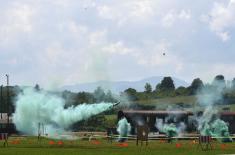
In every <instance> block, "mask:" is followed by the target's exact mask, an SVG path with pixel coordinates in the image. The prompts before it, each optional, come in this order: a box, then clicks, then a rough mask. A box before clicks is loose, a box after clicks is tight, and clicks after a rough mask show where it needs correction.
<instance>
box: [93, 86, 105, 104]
mask: <svg viewBox="0 0 235 155" xmlns="http://www.w3.org/2000/svg"><path fill="white" fill-rule="evenodd" d="M94 97H95V100H96V102H102V101H105V92H104V89H103V88H101V87H100V86H99V87H97V88H96V90H95V91H94Z"/></svg>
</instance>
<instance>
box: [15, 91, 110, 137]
mask: <svg viewBox="0 0 235 155" xmlns="http://www.w3.org/2000/svg"><path fill="white" fill-rule="evenodd" d="M15 106H16V110H15V113H14V114H13V122H14V123H15V125H16V128H17V130H18V131H20V132H22V133H24V134H30V135H37V133H38V123H43V124H44V126H45V127H46V129H47V133H48V134H49V136H52V135H54V134H55V133H58V132H59V133H61V132H63V131H64V130H66V129H67V128H69V126H70V125H72V124H73V123H75V122H78V121H81V120H85V119H88V118H89V117H91V116H93V115H96V114H99V113H101V112H103V111H105V110H108V109H110V108H111V107H112V106H113V104H112V103H98V104H81V105H78V106H75V107H74V106H72V107H69V108H67V109H65V108H64V106H65V101H64V99H63V98H62V97H59V96H57V95H53V94H49V93H47V92H46V91H36V90H35V89H32V88H27V89H23V92H22V93H20V94H19V95H18V97H17V101H16V103H15Z"/></svg>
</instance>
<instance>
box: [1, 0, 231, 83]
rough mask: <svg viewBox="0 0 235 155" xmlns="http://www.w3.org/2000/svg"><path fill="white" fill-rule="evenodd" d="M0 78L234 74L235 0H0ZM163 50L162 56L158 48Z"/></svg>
mask: <svg viewBox="0 0 235 155" xmlns="http://www.w3.org/2000/svg"><path fill="white" fill-rule="evenodd" d="M0 4H1V5H0V21H1V22H0V71H1V74H2V75H1V77H0V82H1V83H2V84H5V74H9V75H10V84H11V85H35V84H36V83H38V84H39V85H42V86H46V87H47V86H48V87H60V86H63V85H70V84H76V83H84V82H93V81H98V80H112V81H120V80H128V81H133V80H139V79H142V78H146V77H150V76H174V77H177V78H180V79H183V80H185V81H187V82H189V83H190V82H191V81H192V80H193V79H194V78H197V77H199V78H201V79H202V80H203V81H204V82H210V81H212V80H213V78H214V77H215V76H216V75H218V74H223V75H224V76H225V78H226V80H231V79H233V78H234V77H235V61H234V59H235V35H234V34H235V0H206V1H205V0H197V1H189V0H55V1H51V0H33V1H32V0H11V1H6V0H0ZM163 53H165V55H164V54H163Z"/></svg>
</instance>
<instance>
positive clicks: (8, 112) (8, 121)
mask: <svg viewBox="0 0 235 155" xmlns="http://www.w3.org/2000/svg"><path fill="white" fill-rule="evenodd" d="M6 78H7V104H6V105H7V131H8V134H9V133H10V118H9V117H10V101H9V75H8V74H6Z"/></svg>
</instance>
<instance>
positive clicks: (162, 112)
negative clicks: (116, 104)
mask: <svg viewBox="0 0 235 155" xmlns="http://www.w3.org/2000/svg"><path fill="white" fill-rule="evenodd" d="M123 112H124V113H125V114H152V115H169V114H172V115H193V113H192V112H191V111H158V110H124V111H123Z"/></svg>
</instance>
